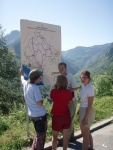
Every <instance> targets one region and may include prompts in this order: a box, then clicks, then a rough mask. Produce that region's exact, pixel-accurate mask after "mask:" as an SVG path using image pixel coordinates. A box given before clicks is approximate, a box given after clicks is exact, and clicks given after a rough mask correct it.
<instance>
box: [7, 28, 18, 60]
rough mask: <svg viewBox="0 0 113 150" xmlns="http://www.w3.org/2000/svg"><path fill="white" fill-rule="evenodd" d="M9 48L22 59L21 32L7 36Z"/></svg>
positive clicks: (12, 32) (15, 31) (14, 32)
mask: <svg viewBox="0 0 113 150" xmlns="http://www.w3.org/2000/svg"><path fill="white" fill-rule="evenodd" d="M5 38H6V44H7V46H9V47H11V48H12V49H13V50H14V51H15V53H16V56H17V57H18V58H20V31H18V30H13V31H11V33H10V34H8V35H6V36H5Z"/></svg>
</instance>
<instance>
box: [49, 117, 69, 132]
mask: <svg viewBox="0 0 113 150" xmlns="http://www.w3.org/2000/svg"><path fill="white" fill-rule="evenodd" d="M70 125H71V116H70V114H68V115H64V116H54V115H53V116H52V129H53V130H54V131H62V130H63V129H69V128H70Z"/></svg>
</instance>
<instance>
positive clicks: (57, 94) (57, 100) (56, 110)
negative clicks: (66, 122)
mask: <svg viewBox="0 0 113 150" xmlns="http://www.w3.org/2000/svg"><path fill="white" fill-rule="evenodd" d="M50 96H51V98H52V100H53V108H52V114H53V115H55V116H63V115H65V114H69V113H70V112H69V107H68V104H69V101H70V100H71V99H72V93H71V91H70V90H62V89H53V90H52V91H51V95H50Z"/></svg>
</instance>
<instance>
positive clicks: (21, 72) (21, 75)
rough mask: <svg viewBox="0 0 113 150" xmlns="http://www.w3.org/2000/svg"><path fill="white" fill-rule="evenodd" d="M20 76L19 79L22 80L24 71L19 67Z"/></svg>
mask: <svg viewBox="0 0 113 150" xmlns="http://www.w3.org/2000/svg"><path fill="white" fill-rule="evenodd" d="M20 78H21V81H23V80H24V72H23V70H22V69H20Z"/></svg>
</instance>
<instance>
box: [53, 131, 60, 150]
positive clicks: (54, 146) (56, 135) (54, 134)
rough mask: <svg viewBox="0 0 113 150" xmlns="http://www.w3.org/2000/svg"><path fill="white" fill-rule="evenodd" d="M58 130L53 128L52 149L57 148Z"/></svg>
mask: <svg viewBox="0 0 113 150" xmlns="http://www.w3.org/2000/svg"><path fill="white" fill-rule="evenodd" d="M58 134H59V132H58V131H54V130H53V139H52V148H53V150H56V149H57V137H58Z"/></svg>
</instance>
